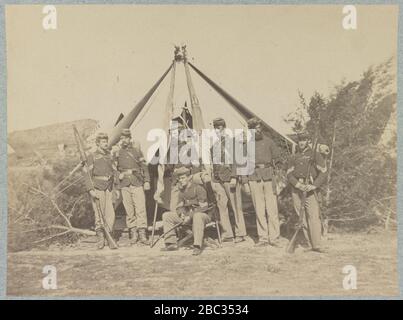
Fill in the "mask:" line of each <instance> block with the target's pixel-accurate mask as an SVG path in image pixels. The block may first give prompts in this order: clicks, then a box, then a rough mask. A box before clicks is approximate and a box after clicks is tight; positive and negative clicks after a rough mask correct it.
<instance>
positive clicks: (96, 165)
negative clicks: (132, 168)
mask: <svg viewBox="0 0 403 320" xmlns="http://www.w3.org/2000/svg"><path fill="white" fill-rule="evenodd" d="M95 143H96V145H97V149H96V150H95V152H93V153H91V154H90V155H89V156H88V169H89V174H90V176H91V179H90V178H89V177H88V178H87V179H86V181H85V185H86V188H87V190H89V193H90V195H91V200H92V207H93V209H94V212H95V231H96V234H97V237H98V241H97V248H98V249H102V248H103V247H104V246H105V234H104V230H103V229H102V224H101V221H100V218H99V217H100V215H103V216H104V220H105V223H106V224H107V225H108V227H109V230H113V225H114V223H115V210H114V208H113V203H112V192H113V185H114V181H116V174H117V172H116V167H115V166H114V163H113V160H112V156H111V153H110V151H109V148H108V135H107V134H106V133H98V134H97V136H96V138H95ZM91 180H92V181H91ZM93 187H94V188H93ZM96 201H97V202H98V201H99V204H100V208H101V211H102V212H98V206H97V205H96Z"/></svg>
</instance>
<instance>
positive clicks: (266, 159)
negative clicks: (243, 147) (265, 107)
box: [246, 118, 280, 247]
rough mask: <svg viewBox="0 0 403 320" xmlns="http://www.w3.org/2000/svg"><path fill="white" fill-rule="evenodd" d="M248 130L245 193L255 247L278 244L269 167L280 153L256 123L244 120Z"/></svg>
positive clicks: (254, 119) (273, 194)
mask: <svg viewBox="0 0 403 320" xmlns="http://www.w3.org/2000/svg"><path fill="white" fill-rule="evenodd" d="M248 128H249V129H255V170H254V172H253V173H252V174H251V175H249V177H248V180H249V190H248V188H246V191H250V193H251V196H252V201H253V205H254V207H255V211H256V225H257V233H258V236H259V241H258V242H257V244H256V246H259V247H262V246H266V245H268V244H271V245H273V246H277V245H278V239H279V237H280V220H279V217H278V206H277V192H276V187H275V185H273V178H274V168H273V165H274V164H276V163H277V162H278V161H279V160H280V150H279V148H278V147H277V146H276V145H275V143H274V142H273V140H272V139H270V138H269V137H267V136H265V135H264V134H263V132H262V127H261V124H260V120H258V119H256V118H252V119H249V120H248Z"/></svg>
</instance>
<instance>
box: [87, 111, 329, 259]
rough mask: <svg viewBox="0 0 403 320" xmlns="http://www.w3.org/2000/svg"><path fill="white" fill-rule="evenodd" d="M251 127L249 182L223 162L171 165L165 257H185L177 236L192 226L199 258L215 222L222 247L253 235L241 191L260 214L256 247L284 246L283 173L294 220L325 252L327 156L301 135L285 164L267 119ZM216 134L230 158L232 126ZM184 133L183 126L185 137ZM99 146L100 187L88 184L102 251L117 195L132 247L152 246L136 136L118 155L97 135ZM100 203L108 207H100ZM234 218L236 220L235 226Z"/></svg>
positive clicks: (220, 122)
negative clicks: (322, 194) (178, 253)
mask: <svg viewBox="0 0 403 320" xmlns="http://www.w3.org/2000/svg"><path fill="white" fill-rule="evenodd" d="M247 125H248V129H254V130H255V136H254V137H255V161H254V166H255V167H254V170H253V172H252V174H249V175H248V176H246V175H238V171H237V165H236V164H226V163H224V162H222V163H218V164H216V163H214V164H213V165H212V166H211V168H210V169H206V168H204V167H203V166H202V165H197V166H195V165H184V164H181V163H177V164H167V165H165V166H164V170H163V172H164V176H165V177H169V178H170V179H171V181H172V182H171V184H172V185H171V191H170V197H169V198H170V206H169V208H170V209H169V210H168V211H166V212H164V213H163V215H162V221H163V232H164V233H163V235H164V241H165V247H164V248H163V249H162V250H165V251H174V250H178V229H179V227H186V226H187V227H188V228H190V229H191V231H192V234H193V255H199V254H200V253H201V252H202V250H203V243H204V238H205V228H206V225H208V224H209V223H210V222H212V221H219V227H218V224H217V228H218V229H219V230H218V232H219V238H220V241H222V242H233V243H235V244H237V243H241V242H243V241H245V240H246V237H247V236H248V234H247V229H246V225H245V219H244V212H243V209H242V194H241V193H242V189H243V190H244V192H246V193H247V194H249V195H250V196H251V198H252V202H253V206H254V209H255V212H256V228H257V235H258V240H257V242H256V243H255V246H257V247H265V246H269V245H271V246H279V245H280V242H279V240H280V220H279V214H278V203H277V201H278V194H277V192H276V186H275V183H274V179H275V169H276V168H278V167H282V168H285V169H286V176H287V180H288V182H289V184H290V185H291V186H290V188H291V192H292V199H293V203H294V207H295V213H296V214H297V215H299V216H300V215H303V219H302V220H303V224H304V228H303V230H304V234H305V237H306V239H307V240H308V241H309V243H310V246H311V249H312V250H314V251H318V252H321V251H322V248H321V233H322V224H321V219H320V207H319V201H318V194H317V193H318V192H317V191H318V188H320V187H321V185H322V184H323V183H324V182H325V180H326V177H327V169H326V161H325V159H324V158H323V157H322V155H321V154H320V153H318V152H312V145H310V144H309V142H310V138H309V136H308V135H307V134H299V135H298V152H297V153H295V154H293V155H292V156H291V157H290V158H289V159H287V161H286V162H284V161H282V157H281V153H280V149H279V147H278V146H277V145H276V143H275V142H274V141H273V140H272V139H271V138H270V137H268V136H267V135H265V134H264V133H263V128H262V125H261V122H260V120H258V119H256V118H252V119H250V120H249V121H248V122H247ZM213 127H214V129H215V130H216V133H217V137H218V140H217V142H216V143H219V144H222V146H223V148H221V150H222V152H225V150H226V148H225V146H224V144H225V143H226V142H227V141H228V136H226V133H225V129H226V123H225V120H224V119H222V118H216V119H214V120H213ZM183 128H184V127H183V124H182V125H181V127H180V128H179V130H181V129H183ZM232 139H233V138H232ZM96 145H97V150H96V151H95V152H93V153H92V154H91V156H90V157H89V160H88V162H89V170H90V172H89V173H90V175H89V179H92V181H93V182H92V184H90V181H87V183H86V185H87V189H88V190H89V193H90V195H91V198H92V200H93V209H94V212H95V213H96V214H95V217H96V221H95V230H96V234H97V237H98V240H97V248H99V249H102V248H103V247H104V244H105V234H104V232H105V228H103V227H102V224H101V223H100V221H99V217H100V214H102V215H103V217H104V218H105V223H106V224H108V226H109V227H110V229H111V230H112V229H113V225H114V220H115V211H114V207H113V203H112V198H113V192H116V193H117V195H116V196H117V197H119V196H120V195H121V197H122V202H123V205H124V208H125V211H126V224H127V227H128V229H129V235H130V239H131V240H130V243H131V244H136V243H140V244H143V245H148V244H150V243H149V240H148V238H147V215H146V207H145V191H148V190H150V174H149V171H148V166H147V163H146V161H145V159H144V157H143V154H142V152H141V150H140V148H139V147H137V146H135V145H134V143H133V141H132V138H131V132H130V130H129V129H124V130H123V132H122V136H121V140H120V142H119V144H118V145H117V146H115V147H113V148H112V150H109V149H108V136H107V135H106V134H102V133H101V134H98V135H97V137H96ZM307 172H309V176H307ZM89 179H87V180H89ZM162 192H164V191H163V190H161V189H160V188H157V190H156V191H155V194H154V199H155V200H156V201H157V202H161V193H162ZM118 194H119V195H118ZM95 200H96V201H98V203H100V204H101V205H100V206H96V205H95ZM99 210H100V211H101V212H99ZM230 212H232V213H233V219H232V221H233V223H231V219H230ZM217 213H218V214H217ZM97 217H98V218H97ZM153 227H155V225H153Z"/></svg>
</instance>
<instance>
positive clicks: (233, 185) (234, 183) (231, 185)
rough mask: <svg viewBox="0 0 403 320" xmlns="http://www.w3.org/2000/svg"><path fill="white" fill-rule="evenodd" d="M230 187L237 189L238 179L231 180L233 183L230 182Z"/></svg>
mask: <svg viewBox="0 0 403 320" xmlns="http://www.w3.org/2000/svg"><path fill="white" fill-rule="evenodd" d="M229 186H230V188H235V187H236V179H235V178H231V181H230V182H229Z"/></svg>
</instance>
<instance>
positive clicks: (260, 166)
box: [255, 163, 271, 169]
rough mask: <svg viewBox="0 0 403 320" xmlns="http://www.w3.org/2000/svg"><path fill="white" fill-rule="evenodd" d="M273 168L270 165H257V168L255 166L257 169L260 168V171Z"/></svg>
mask: <svg viewBox="0 0 403 320" xmlns="http://www.w3.org/2000/svg"><path fill="white" fill-rule="evenodd" d="M270 167H271V165H269V164H263V163H262V164H256V166H255V168H260V169H263V168H270Z"/></svg>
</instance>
